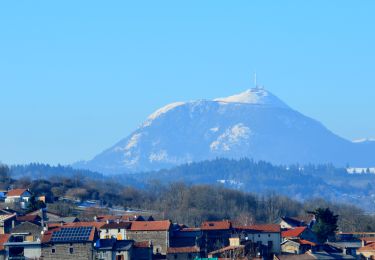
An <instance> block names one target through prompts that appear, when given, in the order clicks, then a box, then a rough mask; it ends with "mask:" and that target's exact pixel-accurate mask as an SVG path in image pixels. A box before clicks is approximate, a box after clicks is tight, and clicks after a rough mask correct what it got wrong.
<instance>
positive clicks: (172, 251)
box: [167, 246, 201, 254]
mask: <svg viewBox="0 0 375 260" xmlns="http://www.w3.org/2000/svg"><path fill="white" fill-rule="evenodd" d="M199 252H201V249H200V248H199V247H197V246H190V247H168V249H167V253H168V254H178V253H199Z"/></svg>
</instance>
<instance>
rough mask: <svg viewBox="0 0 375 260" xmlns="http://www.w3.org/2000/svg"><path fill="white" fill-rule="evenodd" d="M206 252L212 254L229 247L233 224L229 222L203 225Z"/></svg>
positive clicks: (205, 223)
mask: <svg viewBox="0 0 375 260" xmlns="http://www.w3.org/2000/svg"><path fill="white" fill-rule="evenodd" d="M201 230H202V233H203V243H204V244H205V248H204V249H205V251H206V253H207V252H212V251H214V250H218V249H220V248H223V247H225V246H228V245H229V238H230V237H231V233H232V223H231V222H230V221H228V220H223V221H205V222H203V223H202V224H201Z"/></svg>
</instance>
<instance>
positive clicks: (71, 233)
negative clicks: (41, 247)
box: [51, 227, 92, 242]
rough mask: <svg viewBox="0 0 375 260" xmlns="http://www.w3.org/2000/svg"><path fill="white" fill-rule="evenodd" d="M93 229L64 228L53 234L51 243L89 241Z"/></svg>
mask: <svg viewBox="0 0 375 260" xmlns="http://www.w3.org/2000/svg"><path fill="white" fill-rule="evenodd" d="M91 230H92V227H71V228H62V229H61V230H59V231H55V232H53V234H52V238H51V242H77V241H87V240H89V238H90V233H91Z"/></svg>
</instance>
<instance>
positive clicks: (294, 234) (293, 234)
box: [281, 227, 317, 242]
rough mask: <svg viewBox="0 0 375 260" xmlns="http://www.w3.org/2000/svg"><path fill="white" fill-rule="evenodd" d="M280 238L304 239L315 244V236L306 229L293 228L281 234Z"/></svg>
mask: <svg viewBox="0 0 375 260" xmlns="http://www.w3.org/2000/svg"><path fill="white" fill-rule="evenodd" d="M281 237H282V239H283V241H284V240H286V239H304V240H307V241H311V242H316V241H317V239H316V235H315V234H314V232H312V231H311V230H310V229H308V228H307V227H295V228H291V229H289V230H286V231H283V232H281Z"/></svg>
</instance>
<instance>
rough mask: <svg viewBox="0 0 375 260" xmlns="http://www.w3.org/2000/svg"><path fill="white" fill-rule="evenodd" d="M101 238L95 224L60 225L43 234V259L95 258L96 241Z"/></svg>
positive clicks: (76, 259) (84, 259)
mask: <svg viewBox="0 0 375 260" xmlns="http://www.w3.org/2000/svg"><path fill="white" fill-rule="evenodd" d="M98 239H99V236H98V234H97V230H96V228H95V227H94V226H75V227H64V226H63V227H60V228H55V229H53V230H51V231H47V232H45V234H44V235H43V240H42V242H43V246H42V257H43V259H47V260H48V259H50V260H54V259H64V260H87V259H93V258H94V242H95V241H97V240H98Z"/></svg>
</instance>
